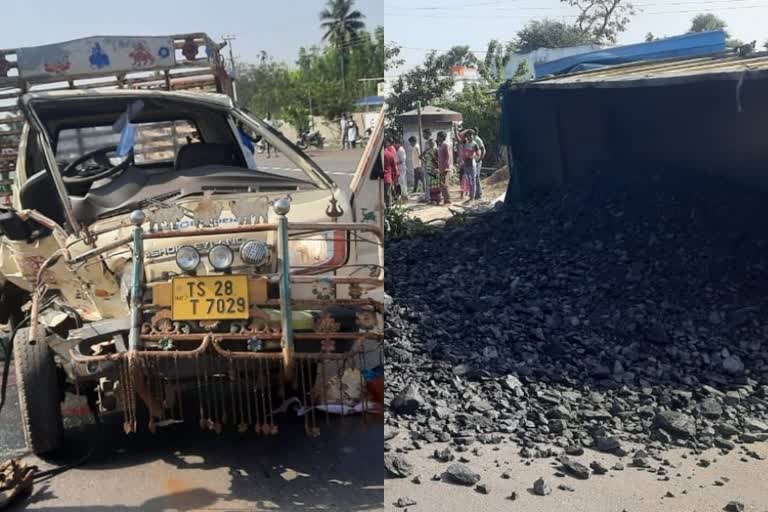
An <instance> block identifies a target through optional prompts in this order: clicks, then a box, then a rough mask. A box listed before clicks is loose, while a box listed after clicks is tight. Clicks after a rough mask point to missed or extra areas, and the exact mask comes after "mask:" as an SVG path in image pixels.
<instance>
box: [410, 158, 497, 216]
mask: <svg viewBox="0 0 768 512" xmlns="http://www.w3.org/2000/svg"><path fill="white" fill-rule="evenodd" d="M508 183H509V173H507V172H506V168H503V169H500V170H499V171H497V172H496V173H495V174H494V175H491V176H489V177H488V178H486V179H484V180H483V181H482V184H481V189H482V191H483V199H482V200H481V201H471V202H470V201H467V200H466V199H463V198H461V192H460V190H459V186H458V185H454V186H452V187H451V188H450V190H449V192H450V195H451V201H452V204H450V205H446V206H443V205H439V206H436V205H433V204H427V203H424V202H422V201H421V199H422V198H423V196H424V194H423V193H416V194H410V195H409V201H408V204H407V205H406V208H407V209H408V211H409V212H410V213H411V215H412V216H413V217H415V218H417V219H421V221H422V222H428V223H434V222H437V221H441V220H447V219H450V218H451V217H452V216H453V213H452V212H451V211H453V212H456V213H460V212H464V211H467V210H476V209H483V208H489V207H492V206H493V205H494V204H495V203H497V202H499V201H503V200H504V195H505V194H506V191H507V184H508Z"/></svg>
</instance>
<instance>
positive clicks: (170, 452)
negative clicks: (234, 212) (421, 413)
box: [0, 149, 384, 512]
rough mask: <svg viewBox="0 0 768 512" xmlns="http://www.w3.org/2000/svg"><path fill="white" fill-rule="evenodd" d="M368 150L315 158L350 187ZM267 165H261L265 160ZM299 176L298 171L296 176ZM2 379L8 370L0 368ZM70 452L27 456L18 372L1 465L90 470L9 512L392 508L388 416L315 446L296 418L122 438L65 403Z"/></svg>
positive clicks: (281, 161)
mask: <svg viewBox="0 0 768 512" xmlns="http://www.w3.org/2000/svg"><path fill="white" fill-rule="evenodd" d="M361 154H362V150H361V149H358V150H356V151H345V152H340V151H312V152H311V153H310V156H311V157H312V158H313V159H314V160H315V161H316V162H317V163H318V164H319V165H320V167H321V168H323V169H324V170H325V171H326V172H327V173H328V174H329V175H331V176H332V177H333V178H334V179H335V180H337V182H338V183H339V186H348V185H349V182H350V181H351V176H352V173H353V172H354V170H355V168H356V166H357V163H358V161H359V158H360V155H361ZM264 156H265V155H257V162H258V163H259V165H260V166H261V167H262V168H263V169H264V170H268V171H269V170H272V169H270V168H274V169H279V172H285V173H297V172H300V171H298V170H296V169H295V166H293V165H292V164H291V163H290V161H288V160H287V159H286V158H284V157H278V158H270V159H266V158H264ZM258 157H261V158H258ZM291 169H293V170H291ZM0 371H2V369H1V367H0ZM64 415H65V425H66V426H67V438H66V441H67V443H66V449H65V452H66V453H63V454H61V455H60V456H58V458H57V460H55V461H49V462H44V461H41V460H39V459H37V458H35V457H32V456H29V455H28V454H27V453H26V451H25V447H24V438H23V435H22V433H21V427H20V420H19V410H18V402H17V395H16V386H15V378H14V374H13V370H11V373H10V379H9V389H8V395H7V403H6V405H5V407H4V409H3V411H2V412H0V461H2V460H6V459H8V458H11V457H18V456H27V457H29V459H30V460H31V461H32V462H33V463H35V464H38V465H39V467H40V468H41V469H43V470H44V469H49V468H53V467H56V466H57V465H63V464H68V463H72V462H75V461H78V460H80V459H82V458H83V457H84V456H85V455H88V456H87V458H86V460H85V462H84V463H83V464H82V465H80V466H78V467H76V468H73V469H69V470H67V471H65V472H63V473H61V474H59V475H57V476H54V477H53V478H50V479H48V480H45V481H42V482H38V483H36V484H35V488H34V490H33V493H32V495H31V496H30V497H28V498H26V499H24V500H22V501H20V502H18V503H17V504H16V505H15V506H13V507H11V508H10V510H12V511H14V512H15V511H18V510H48V511H52V512H76V511H77V512H102V511H104V512H106V511H110V512H112V511H115V512H129V511H130V512H155V511H172V510H184V511H187V510H199V511H214V510H215V511H217V512H222V511H230V510H232V511H245V510H247V511H256V510H259V511H260V510H280V511H294V510H295V511H309V510H330V511H368V510H383V508H384V485H383V484H384V473H383V464H382V462H383V451H382V445H383V442H384V439H383V436H384V434H383V424H382V422H381V419H380V417H377V416H369V417H368V419H367V422H363V419H362V418H361V417H360V416H355V417H347V418H332V419H331V420H330V422H329V423H328V424H324V423H321V425H320V426H321V435H320V436H319V437H317V438H309V437H307V436H306V434H305V432H304V424H303V422H301V421H299V420H294V421H293V422H290V423H289V424H287V425H282V426H281V432H280V434H279V435H277V436H274V437H262V436H257V435H255V434H237V433H235V432H225V433H224V434H222V435H220V436H219V435H216V434H214V433H210V432H201V431H200V430H199V427H197V425H175V426H172V427H165V428H162V429H160V430H159V431H158V433H156V434H154V435H152V434H148V433H147V434H132V435H130V436H128V435H126V434H124V433H123V432H122V429H121V427H120V425H118V424H115V423H110V424H106V425H104V426H103V427H102V428H101V429H98V428H97V427H96V426H95V425H94V424H93V422H92V421H91V419H90V417H89V415H88V412H87V407H86V406H85V403H84V401H83V400H82V399H79V398H78V397H75V396H69V395H68V397H67V401H66V402H65V404H64Z"/></svg>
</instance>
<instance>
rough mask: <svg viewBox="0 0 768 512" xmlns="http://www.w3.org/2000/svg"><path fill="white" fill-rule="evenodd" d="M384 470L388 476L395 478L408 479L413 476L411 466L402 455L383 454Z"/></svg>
mask: <svg viewBox="0 0 768 512" xmlns="http://www.w3.org/2000/svg"><path fill="white" fill-rule="evenodd" d="M384 469H385V470H386V471H387V474H388V475H389V476H392V477H395V478H408V477H409V476H411V475H412V474H413V464H411V463H410V462H408V461H407V460H406V459H405V457H403V456H402V455H395V454H391V453H386V454H384Z"/></svg>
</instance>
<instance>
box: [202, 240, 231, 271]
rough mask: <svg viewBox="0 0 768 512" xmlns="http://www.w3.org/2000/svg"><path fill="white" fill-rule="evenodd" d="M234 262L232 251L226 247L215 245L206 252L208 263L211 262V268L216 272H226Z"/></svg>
mask: <svg viewBox="0 0 768 512" xmlns="http://www.w3.org/2000/svg"><path fill="white" fill-rule="evenodd" d="M234 260H235V255H234V253H233V252H232V249H230V248H229V247H227V246H226V245H215V246H213V248H212V249H211V250H210V251H209V252H208V261H209V262H211V266H212V267H213V268H215V269H216V270H227V269H228V268H229V267H231V266H232V262H233V261H234Z"/></svg>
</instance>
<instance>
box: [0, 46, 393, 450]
mask: <svg viewBox="0 0 768 512" xmlns="http://www.w3.org/2000/svg"><path fill="white" fill-rule="evenodd" d="M220 49H221V45H218V44H216V43H215V42H213V41H212V40H211V39H210V38H208V37H207V36H206V35H205V34H182V35H174V36H168V37H91V38H86V39H80V40H75V41H69V42H66V43H60V44H54V45H48V46H43V47H35V48H21V49H17V50H3V51H0V55H1V56H0V101H3V100H4V101H5V102H6V105H5V106H2V107H0V110H2V111H3V113H4V114H5V117H0V129H2V127H3V126H4V127H5V129H6V131H2V132H0V138H2V139H3V141H4V142H5V143H6V144H7V145H9V144H8V141H13V142H14V144H17V148H16V149H14V148H13V147H10V149H9V150H8V151H4V153H3V156H2V159H3V162H2V165H3V167H2V169H0V172H2V173H5V174H4V178H5V179H4V180H3V184H7V185H8V188H7V192H6V194H5V195H6V196H7V197H8V198H9V200H8V201H7V202H6V204H5V206H3V207H2V208H1V209H0V233H1V235H2V236H1V238H0V275H1V278H0V279H1V281H2V297H3V316H4V317H5V318H4V319H0V320H5V321H7V322H9V323H10V325H11V326H12V328H13V333H14V335H13V339H12V344H13V352H14V365H15V371H16V377H17V387H18V392H19V404H20V407H21V417H22V422H23V430H24V435H25V438H26V442H27V445H28V448H29V449H30V450H32V451H33V452H35V453H46V452H50V451H52V450H55V449H56V448H57V447H58V446H59V445H60V443H61V439H62V432H63V427H62V412H61V411H62V409H61V402H62V400H63V399H64V396H65V392H67V391H69V392H76V393H79V394H83V395H85V396H86V397H87V398H88V401H89V404H90V405H91V406H92V410H94V412H96V413H98V414H106V413H118V414H122V415H123V428H124V430H125V431H126V432H127V433H128V432H134V431H136V430H137V429H138V428H148V429H149V430H151V431H154V429H155V428H157V427H158V426H162V425H166V424H169V423H173V422H178V421H183V420H187V421H190V420H191V421H196V422H199V423H200V425H201V427H202V428H204V429H211V430H215V431H217V432H220V431H221V430H222V428H226V426H227V425H231V426H232V427H233V428H237V429H238V430H240V431H243V432H244V431H248V430H253V431H255V432H257V433H261V434H274V433H277V432H278V422H277V419H276V417H275V415H276V414H277V412H276V411H278V410H280V405H281V404H283V403H286V402H288V401H293V403H296V401H298V403H299V404H300V407H301V410H302V412H303V414H304V416H305V418H306V419H305V421H306V427H307V431H308V433H309V434H311V435H314V434H317V433H318V432H319V431H318V428H317V419H316V413H317V412H318V411H323V410H325V411H328V410H329V409H331V408H332V407H331V406H332V405H334V404H335V405H336V406H339V405H340V406H341V407H342V409H343V408H344V407H345V406H348V407H350V408H353V409H355V410H357V411H358V412H362V415H363V417H364V416H365V413H366V412H367V411H368V410H369V409H370V407H369V405H368V404H367V401H368V395H367V394H366V393H365V382H363V381H364V375H366V374H368V373H370V370H371V369H373V368H376V367H378V366H379V365H380V364H381V363H380V360H379V358H380V357H381V355H380V354H381V352H380V351H381V347H380V344H381V341H382V329H383V319H382V313H383V305H382V301H383V248H382V225H381V221H382V219H381V214H380V213H381V211H382V197H383V195H382V190H381V182H380V180H378V179H377V178H376V177H377V165H380V162H379V161H378V155H379V153H380V146H381V120H380V123H379V126H378V128H377V131H376V134H375V136H374V137H372V139H371V142H370V143H369V145H368V147H367V148H366V150H365V152H364V154H363V158H362V160H361V162H360V164H359V166H358V169H357V171H356V173H355V175H354V176H353V177H352V182H351V185H349V186H346V185H345V186H343V187H342V186H340V185H338V184H337V183H335V182H334V181H333V179H331V177H330V176H329V174H328V173H326V172H324V171H323V170H322V169H321V168H320V167H319V166H318V165H317V164H316V163H315V162H314V161H313V160H311V159H310V158H309V157H308V156H307V155H305V154H304V153H303V152H302V151H301V150H299V149H298V148H297V147H295V146H294V145H293V144H292V143H291V142H289V141H288V140H287V139H285V138H284V137H283V136H282V135H281V134H280V133H279V132H277V131H276V130H275V129H274V128H272V127H271V126H269V125H268V124H267V123H265V122H263V121H262V120H260V119H258V118H257V117H256V116H254V115H251V114H250V113H249V112H248V111H246V110H244V109H241V108H238V107H237V106H236V104H235V102H234V101H233V96H234V94H233V93H234V87H233V83H232V81H231V80H230V78H229V76H228V75H227V72H226V70H225V68H224V65H223V59H222V57H221V54H220ZM261 141H263V142H266V143H269V144H271V145H272V146H274V147H275V148H277V149H278V150H279V151H280V152H281V153H283V154H284V155H285V156H286V157H287V158H288V159H289V160H290V161H291V162H292V164H293V165H294V166H295V168H294V169H291V170H286V169H282V170H275V169H271V168H270V169H262V168H261V166H260V165H259V163H258V162H256V161H255V158H254V154H253V149H252V148H253V147H254V145H255V144H256V143H258V142H261ZM9 146H10V145H9ZM366 370H369V371H366ZM352 380H357V382H356V383H354V384H353V383H351V381H352ZM352 388H355V389H356V390H358V391H357V392H355V393H353V392H352V391H351V389H352ZM360 389H362V391H360ZM352 395H354V396H352Z"/></svg>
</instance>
